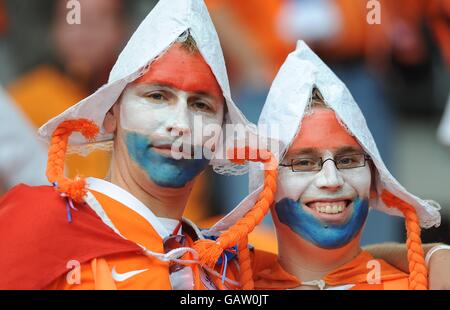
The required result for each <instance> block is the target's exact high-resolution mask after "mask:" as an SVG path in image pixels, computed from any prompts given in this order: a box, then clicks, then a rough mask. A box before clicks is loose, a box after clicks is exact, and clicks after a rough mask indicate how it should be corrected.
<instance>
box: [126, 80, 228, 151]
mask: <svg viewBox="0 0 450 310" xmlns="http://www.w3.org/2000/svg"><path fill="white" fill-rule="evenodd" d="M120 109H121V110H120V122H121V127H122V128H123V129H125V130H126V131H129V132H136V133H139V134H142V135H145V136H147V137H148V139H149V140H150V141H151V142H152V144H153V146H154V148H155V149H154V150H155V151H156V152H159V153H161V154H165V155H167V154H168V153H169V152H170V146H171V145H172V143H174V142H176V141H177V139H182V138H183V139H184V138H189V137H190V136H191V135H194V136H195V137H199V136H198V135H197V134H194V131H197V130H199V131H202V129H203V127H205V126H208V125H217V126H218V127H221V125H222V121H223V114H224V108H223V102H219V101H218V100H217V99H215V98H213V97H211V96H208V95H207V94H205V95H199V94H196V93H189V92H185V91H182V90H180V89H176V88H172V87H169V86H164V85H158V84H130V85H129V86H128V87H127V88H126V89H125V91H124V93H123V95H122V100H121V107H120ZM199 119H201V120H202V122H201V123H200V124H199V123H198V122H197V121H198V120H199ZM194 120H195V121H196V122H194ZM209 138H210V137H209V136H203V135H201V138H199V139H197V138H196V139H195V143H196V144H201V146H203V145H204V143H205V142H206V141H208V139H209ZM180 145H181V143H180ZM197 146H200V145H197Z"/></svg>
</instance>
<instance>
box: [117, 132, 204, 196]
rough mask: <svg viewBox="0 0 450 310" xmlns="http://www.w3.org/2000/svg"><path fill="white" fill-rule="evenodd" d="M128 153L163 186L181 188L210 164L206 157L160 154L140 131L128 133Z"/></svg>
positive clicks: (148, 174) (154, 180) (150, 176)
mask: <svg viewBox="0 0 450 310" xmlns="http://www.w3.org/2000/svg"><path fill="white" fill-rule="evenodd" d="M125 139H126V145H127V149H128V153H129V155H130V157H131V159H132V160H133V161H135V162H136V163H137V164H138V166H139V167H140V168H141V169H143V170H144V171H145V173H146V174H147V176H148V177H149V178H150V179H151V180H152V181H153V182H155V183H156V184H157V185H159V186H162V187H170V188H180V187H183V186H184V185H186V183H187V182H189V181H191V180H192V179H194V177H196V176H197V175H198V174H199V173H200V172H202V171H203V169H205V167H206V165H207V164H208V161H207V160H204V159H180V160H175V159H173V158H170V157H167V156H164V155H161V154H158V153H157V152H155V151H153V150H152V148H151V147H149V145H151V142H150V141H149V140H148V139H147V137H146V136H143V135H141V134H138V133H128V134H127V135H126V138H125Z"/></svg>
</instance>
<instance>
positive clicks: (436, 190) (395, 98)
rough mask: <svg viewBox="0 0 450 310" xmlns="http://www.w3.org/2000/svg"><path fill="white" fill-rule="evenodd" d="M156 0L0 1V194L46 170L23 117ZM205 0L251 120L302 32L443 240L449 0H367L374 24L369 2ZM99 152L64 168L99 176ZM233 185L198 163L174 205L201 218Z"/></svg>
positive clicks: (264, 243)
mask: <svg viewBox="0 0 450 310" xmlns="http://www.w3.org/2000/svg"><path fill="white" fill-rule="evenodd" d="M156 2H157V1H156V0H128V1H121V0H79V3H80V4H81V24H79V25H70V24H68V23H67V20H66V16H67V14H68V11H69V10H68V9H67V8H66V5H67V1H66V0H39V1H32V0H0V85H1V86H2V87H3V90H2V89H1V88H0V195H1V193H2V192H3V193H4V192H5V191H7V190H8V189H9V188H11V187H12V186H14V185H15V184H17V183H19V182H24V183H29V184H43V183H45V182H46V178H45V165H46V146H45V145H43V144H41V143H40V142H37V140H36V138H35V132H36V129H37V128H38V127H40V126H41V125H42V124H44V123H45V122H46V121H47V120H49V119H50V118H52V117H54V116H56V115H57V114H59V113H60V112H62V111H64V110H65V109H66V108H68V107H69V106H71V105H73V104H75V103H77V102H78V101H79V100H81V99H83V98H84V97H86V96H88V95H89V94H90V93H92V92H93V91H94V90H96V89H97V88H98V87H100V86H101V85H102V84H103V83H105V81H106V80H107V78H108V74H109V71H110V69H111V67H112V65H113V64H114V62H115V59H116V57H117V55H118V53H119V52H120V51H121V49H122V47H123V46H124V44H125V43H126V41H127V39H128V38H129V36H130V35H131V33H132V32H133V31H134V29H135V28H136V27H137V25H138V24H139V23H140V21H141V20H142V19H143V18H144V17H145V16H146V15H147V14H148V12H149V11H150V10H151V9H152V7H153V6H154V5H155V4H156ZM206 2H207V5H208V8H209V10H210V14H211V16H212V19H213V22H214V23H215V25H216V28H217V30H218V33H219V37H220V40H221V44H222V47H223V50H224V54H225V58H226V62H227V66H228V70H229V77H230V82H231V87H232V95H233V97H234V99H235V101H236V103H237V104H238V105H239V107H240V108H241V109H242V111H243V112H244V113H245V115H246V116H247V118H248V119H249V120H250V121H253V122H256V121H257V119H258V116H259V113H260V111H261V108H262V106H263V104H264V100H265V97H266V95H267V93H268V90H269V87H270V84H271V81H272V80H273V78H274V76H275V74H276V72H277V70H278V68H279V67H280V66H281V64H282V63H283V61H284V59H285V58H286V56H287V54H288V53H289V52H290V51H292V50H293V49H294V48H295V43H296V41H297V40H298V39H303V40H305V41H306V42H307V43H308V44H309V45H310V46H311V47H312V48H313V49H314V50H315V51H316V52H317V53H318V54H319V55H320V56H321V57H322V58H323V59H324V60H325V61H326V62H327V64H328V65H329V66H330V67H331V68H332V69H333V70H334V72H335V73H336V74H337V75H338V76H339V77H340V78H341V79H342V80H343V81H344V82H345V83H346V85H347V86H348V88H349V89H350V91H351V92H352V94H353V96H354V97H355V99H356V101H357V102H358V103H359V105H360V107H361V109H362V111H363V113H364V114H365V117H366V119H367V122H368V125H369V127H370V129H371V130H372V133H373V135H374V137H375V140H376V142H377V144H378V148H379V149H380V152H381V154H382V157H383V159H384V160H385V163H386V165H387V166H388V168H390V170H391V172H392V173H393V174H394V176H395V177H396V178H397V179H398V180H399V181H400V183H401V184H402V185H404V186H405V187H406V188H407V189H408V190H409V191H411V192H412V193H414V194H416V195H418V196H420V197H422V198H424V199H433V200H436V201H438V202H439V203H440V204H441V206H442V212H441V213H442V225H441V226H440V227H439V228H434V229H430V230H427V231H424V232H423V235H424V240H425V241H428V242H430V241H441V242H447V243H450V147H449V146H448V145H446V144H450V133H449V132H448V131H450V130H448V129H447V130H446V129H445V128H446V124H447V123H446V122H445V121H442V122H441V120H442V119H443V115H444V111H445V107H446V103H447V101H449V102H450V97H449V92H450V70H449V68H450V0H395V1H392V0H380V1H378V3H379V4H380V7H381V16H380V17H381V23H380V24H369V23H368V22H367V15H368V13H369V11H370V8H367V4H368V2H369V1H368V0H245V1H242V0H207V1H206ZM282 104H283V103H282V102H280V105H282ZM449 105H450V103H449ZM448 113H450V108H449V110H448ZM447 122H450V115H449V119H448V120H447ZM440 124H441V126H439V125H440ZM447 126H450V124H448V125H447ZM438 128H440V134H439V135H438ZM108 161H109V154H107V153H105V152H101V151H97V152H95V153H94V154H92V155H90V156H88V157H87V158H83V157H80V156H77V155H72V156H70V158H69V159H68V161H67V174H68V175H69V176H74V175H75V174H77V173H79V174H82V175H85V176H95V177H100V178H103V177H105V176H106V175H107V173H108V171H107V168H108V165H109V162H108ZM246 194H247V177H246V176H242V177H223V176H217V175H215V174H214V173H213V172H212V171H208V172H207V173H205V174H204V175H203V176H202V178H201V180H200V181H199V182H198V184H197V185H196V186H195V189H194V191H193V195H192V197H191V200H190V202H189V207H188V210H187V216H188V217H189V218H191V219H192V220H194V221H197V222H200V223H202V225H204V226H207V225H210V224H212V223H214V221H215V220H216V219H218V218H219V217H220V215H221V214H224V213H226V212H227V211H229V210H231V209H232V208H233V207H234V206H236V205H237V204H238V203H239V201H240V200H241V199H242V198H243V197H244V196H245V195H246ZM402 223H403V221H401V220H400V219H398V218H393V217H388V216H386V215H384V214H381V213H379V212H377V211H372V212H371V214H370V216H369V221H368V224H367V226H366V229H365V232H364V236H363V243H364V244H370V243H374V242H383V241H403V240H404V236H405V232H404V227H403V224H402ZM264 225H265V226H262V227H260V228H259V230H258V232H257V233H256V234H254V236H253V243H255V244H256V245H257V246H260V247H263V248H265V249H269V250H274V247H275V242H274V236H273V232H272V230H271V223H270V219H269V218H268V219H267V220H266V221H265V224H264Z"/></svg>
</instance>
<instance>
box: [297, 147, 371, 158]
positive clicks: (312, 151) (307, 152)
mask: <svg viewBox="0 0 450 310" xmlns="http://www.w3.org/2000/svg"><path fill="white" fill-rule="evenodd" d="M361 152H363V153H364V150H363V149H362V148H360V147H356V146H352V145H345V146H342V147H339V148H336V149H335V150H334V155H342V154H348V153H361ZM293 156H314V157H321V156H322V152H321V151H320V150H319V149H316V148H312V147H307V148H301V149H298V150H297V151H295V152H294V153H292V154H290V157H293Z"/></svg>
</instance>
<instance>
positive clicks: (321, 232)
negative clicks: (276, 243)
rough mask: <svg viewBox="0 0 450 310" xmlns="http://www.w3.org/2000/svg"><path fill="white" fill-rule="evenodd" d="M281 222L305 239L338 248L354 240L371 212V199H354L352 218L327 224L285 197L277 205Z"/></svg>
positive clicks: (330, 247)
mask: <svg viewBox="0 0 450 310" xmlns="http://www.w3.org/2000/svg"><path fill="white" fill-rule="evenodd" d="M275 210H276V213H277V216H278V218H279V220H280V222H281V223H283V224H285V225H287V226H289V228H290V229H291V230H292V231H293V232H295V233H296V234H298V235H299V236H300V237H302V238H303V239H305V240H308V241H309V242H311V243H313V244H314V245H316V246H318V247H320V248H324V249H337V248H341V247H343V246H344V245H346V244H348V243H349V242H350V241H352V240H353V239H354V238H355V237H356V235H357V234H358V232H359V231H360V230H361V228H362V227H363V225H364V222H365V221H366V218H367V214H368V212H369V200H368V199H360V198H356V199H355V200H353V213H352V215H351V217H350V219H349V220H348V221H347V222H346V223H344V224H341V225H334V224H333V225H332V224H325V223H323V222H321V221H320V220H318V219H317V218H315V217H314V216H313V215H312V214H310V213H308V212H306V211H305V210H303V208H302V206H301V204H300V203H299V202H297V201H295V200H292V199H289V198H284V199H282V200H280V201H279V202H278V203H276V205H275Z"/></svg>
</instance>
